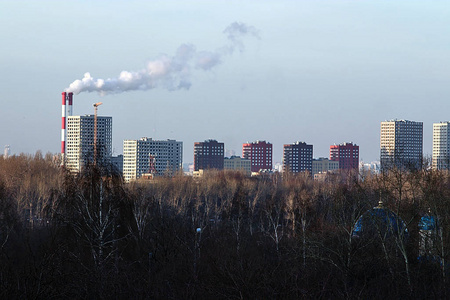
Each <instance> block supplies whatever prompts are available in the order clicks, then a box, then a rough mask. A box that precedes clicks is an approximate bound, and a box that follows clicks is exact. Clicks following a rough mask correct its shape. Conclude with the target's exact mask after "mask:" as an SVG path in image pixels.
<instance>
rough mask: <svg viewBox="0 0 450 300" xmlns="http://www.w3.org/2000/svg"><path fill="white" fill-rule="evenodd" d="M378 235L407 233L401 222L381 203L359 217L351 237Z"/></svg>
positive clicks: (404, 225)
mask: <svg viewBox="0 0 450 300" xmlns="http://www.w3.org/2000/svg"><path fill="white" fill-rule="evenodd" d="M379 233H381V234H383V236H390V235H391V234H394V235H398V234H399V233H400V234H407V233H408V229H407V228H406V224H405V223H404V222H403V220H402V219H401V218H400V217H399V216H397V215H396V214H395V213H393V212H392V211H391V210H390V209H388V208H386V207H384V205H383V202H382V201H380V202H378V206H376V207H374V208H372V209H370V210H368V211H366V212H365V213H364V214H363V215H362V216H361V217H359V219H358V221H356V223H355V226H354V228H353V232H352V237H361V236H367V237H368V236H373V235H374V234H379Z"/></svg>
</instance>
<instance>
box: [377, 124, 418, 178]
mask: <svg viewBox="0 0 450 300" xmlns="http://www.w3.org/2000/svg"><path fill="white" fill-rule="evenodd" d="M422 159H423V123H422V122H414V121H408V120H390V121H384V122H381V131H380V163H381V169H382V170H386V169H389V168H392V167H394V166H395V167H397V168H416V169H419V168H421V166H422Z"/></svg>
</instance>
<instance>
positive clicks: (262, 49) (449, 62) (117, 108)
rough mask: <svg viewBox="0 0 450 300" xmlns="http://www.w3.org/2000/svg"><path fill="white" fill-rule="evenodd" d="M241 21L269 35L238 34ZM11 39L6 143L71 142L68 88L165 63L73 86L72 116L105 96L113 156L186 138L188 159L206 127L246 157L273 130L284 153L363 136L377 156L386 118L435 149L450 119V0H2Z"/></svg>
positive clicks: (6, 61)
mask: <svg viewBox="0 0 450 300" xmlns="http://www.w3.org/2000/svg"><path fill="white" fill-rule="evenodd" d="M234 22H239V24H246V25H247V26H249V27H248V28H253V29H255V30H257V33H258V37H259V38H257V37H255V34H249V35H247V36H244V37H243V39H242V40H241V42H242V44H240V45H239V44H232V43H231V42H230V40H229V39H228V38H227V33H226V32H224V30H225V29H226V28H227V27H228V26H229V25H230V24H233V23H234ZM0 41H1V45H0V66H1V73H0V87H1V88H0V104H1V110H0V111H1V115H0V146H1V147H2V148H1V149H3V146H4V145H7V144H9V145H11V152H12V153H13V154H14V153H15V154H18V153H20V152H25V153H34V152H35V151H36V150H39V149H40V150H42V151H43V152H44V153H45V152H48V151H50V152H53V153H58V152H59V151H60V128H61V92H63V91H64V89H66V88H68V87H69V85H70V84H71V83H72V82H73V81H75V80H77V79H82V78H83V77H84V74H85V73H87V72H89V73H90V76H92V77H93V78H95V79H98V78H102V79H104V80H107V79H108V78H109V79H111V80H115V79H117V78H118V77H119V76H121V75H120V74H121V72H122V71H128V72H129V73H122V78H125V79H126V78H128V77H127V76H141V75H142V74H143V73H142V72H144V73H145V70H146V69H148V68H149V66H150V65H151V64H155V63H158V62H161V61H163V62H170V63H172V64H171V66H172V68H171V71H170V72H172V73H174V75H173V76H172V75H171V74H167V73H164V74H163V75H162V76H163V78H162V79H160V80H159V81H152V82H151V83H152V84H153V83H154V84H153V85H150V86H147V88H148V89H147V90H137V91H127V92H123V93H113V94H107V95H104V96H102V95H100V94H99V93H97V92H82V93H80V94H78V95H75V96H74V114H75V115H84V114H92V113H93V107H92V104H93V103H95V102H99V101H102V102H103V105H102V106H100V107H99V115H106V116H112V117H113V143H114V146H113V147H114V151H115V154H120V153H122V142H123V140H124V139H139V138H141V137H144V136H147V137H152V138H154V139H176V140H180V141H183V146H184V159H183V161H184V162H191V161H193V144H194V142H196V141H204V140H205V139H209V138H213V139H217V140H218V141H221V142H224V143H225V148H226V149H228V150H235V151H236V154H238V155H241V151H242V150H241V149H242V143H244V142H246V141H255V140H266V141H269V142H271V143H272V144H273V148H274V161H281V157H282V149H283V144H289V143H293V142H295V141H305V142H307V143H308V144H313V145H314V157H320V156H325V157H328V153H329V146H330V145H332V144H335V143H336V144H338V143H342V142H354V143H356V144H358V145H359V146H360V158H361V159H363V160H364V161H367V162H370V161H373V160H379V138H380V137H379V131H380V122H381V121H384V120H388V119H393V118H397V119H408V120H413V121H422V122H424V153H425V154H428V155H430V154H431V147H432V145H431V142H432V123H434V122H439V121H448V120H450V84H449V80H450V5H449V4H448V2H447V1H410V0H409V1H336V0H332V1H279V0H277V1H229V0H228V1H220V0H214V1H211V0H209V1H186V0H184V1H111V0H108V1H106V0H105V1H91V0H90V1H1V2H0ZM181 45H183V46H182V47H181V48H180V46H181ZM186 47H187V48H186ZM230 47H231V48H230ZM186 49H188V50H189V51H190V52H189V51H187V52H186V53H188V54H189V55H190V56H189V57H187V56H186V57H187V58H191V60H190V62H189V63H186V64H184V63H180V57H181V59H183V57H184V58H186V57H185V56H183V53H185V52H183V51H185V50H186ZM230 49H231V50H234V51H233V52H231V50H230ZM180 51H181V52H180ZM180 53H181V54H180ZM205 57H206V58H208V59H209V60H208V61H203V62H206V63H205V64H203V65H202V66H203V67H199V65H198V64H197V63H198V62H199V61H201V59H203V58H205ZM187 58H186V59H187ZM174 61H175V62H178V64H176V67H177V68H174V67H173V66H174V65H175V64H173V62H174ZM166 75H168V77H167V76H166ZM144 76H145V75H144ZM164 76H165V77H164ZM147 79H148V78H147ZM172 81H174V82H175V83H177V84H180V83H181V87H183V88H181V89H177V87H178V85H173V84H172V83H173V82H172ZM189 86H190V87H189ZM187 87H189V88H187ZM139 88H140V89H142V88H143V86H139ZM1 152H3V151H1Z"/></svg>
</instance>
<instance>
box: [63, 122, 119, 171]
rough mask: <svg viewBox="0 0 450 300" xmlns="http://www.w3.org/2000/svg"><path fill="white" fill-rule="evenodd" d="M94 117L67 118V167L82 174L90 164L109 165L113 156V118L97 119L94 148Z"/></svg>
mask: <svg viewBox="0 0 450 300" xmlns="http://www.w3.org/2000/svg"><path fill="white" fill-rule="evenodd" d="M94 123H95V122H94V116H93V115H85V116H69V117H67V142H66V148H67V150H66V157H65V158H64V159H65V160H66V167H67V168H68V169H69V170H70V171H72V172H80V171H81V170H82V168H83V167H84V166H85V165H86V164H87V163H89V162H93V161H94V152H95V151H96V152H97V158H96V162H97V163H108V162H109V158H110V157H111V154H112V117H101V116H98V117H97V139H96V140H97V142H96V144H97V145H96V147H94V140H95V139H94Z"/></svg>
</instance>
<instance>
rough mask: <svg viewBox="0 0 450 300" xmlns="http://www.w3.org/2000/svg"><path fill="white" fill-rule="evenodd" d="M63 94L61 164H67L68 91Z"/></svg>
mask: <svg viewBox="0 0 450 300" xmlns="http://www.w3.org/2000/svg"><path fill="white" fill-rule="evenodd" d="M61 95H62V124H61V165H62V166H64V165H65V161H66V157H65V154H66V92H63V93H61Z"/></svg>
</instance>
